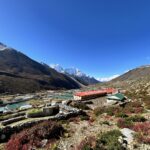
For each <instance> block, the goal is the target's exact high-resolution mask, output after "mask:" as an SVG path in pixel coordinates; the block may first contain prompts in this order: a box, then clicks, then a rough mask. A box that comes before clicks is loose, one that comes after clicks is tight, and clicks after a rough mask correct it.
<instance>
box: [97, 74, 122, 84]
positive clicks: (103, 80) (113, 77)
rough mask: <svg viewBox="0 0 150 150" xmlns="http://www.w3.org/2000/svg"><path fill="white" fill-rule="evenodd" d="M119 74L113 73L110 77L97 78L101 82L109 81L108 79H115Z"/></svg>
mask: <svg viewBox="0 0 150 150" xmlns="http://www.w3.org/2000/svg"><path fill="white" fill-rule="evenodd" d="M119 76H120V75H119V74H115V75H112V76H110V77H103V78H97V80H98V81H100V82H108V81H110V80H112V79H115V78H117V77H119Z"/></svg>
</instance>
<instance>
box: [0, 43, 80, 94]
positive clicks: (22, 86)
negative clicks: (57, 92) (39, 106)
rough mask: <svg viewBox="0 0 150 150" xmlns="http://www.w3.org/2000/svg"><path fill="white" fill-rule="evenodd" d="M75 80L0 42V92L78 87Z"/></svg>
mask: <svg viewBox="0 0 150 150" xmlns="http://www.w3.org/2000/svg"><path fill="white" fill-rule="evenodd" d="M80 87H81V85H79V84H78V83H77V82H76V81H75V80H73V79H71V78H70V77H68V76H67V75H65V74H62V73H58V72H57V71H55V70H54V69H52V68H49V67H47V66H45V65H43V64H40V63H38V62H36V61H34V60H32V59H31V58H29V57H28V56H26V55H24V54H23V53H21V52H19V51H17V50H15V49H12V48H9V47H7V46H6V45H4V44H2V43H0V92H1V93H2V92H9V93H25V92H34V91H36V90H42V89H71V88H80Z"/></svg>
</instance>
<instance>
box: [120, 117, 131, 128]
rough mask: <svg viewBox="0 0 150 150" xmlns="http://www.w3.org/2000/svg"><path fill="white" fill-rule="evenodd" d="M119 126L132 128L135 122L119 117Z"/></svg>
mask: <svg viewBox="0 0 150 150" xmlns="http://www.w3.org/2000/svg"><path fill="white" fill-rule="evenodd" d="M117 126H118V127H119V128H130V129H131V128H132V127H133V122H132V121H130V120H126V119H119V120H118V121H117Z"/></svg>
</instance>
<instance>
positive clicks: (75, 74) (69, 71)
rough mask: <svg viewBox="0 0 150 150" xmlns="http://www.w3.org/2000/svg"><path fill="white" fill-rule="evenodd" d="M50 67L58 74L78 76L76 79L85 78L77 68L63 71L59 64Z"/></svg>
mask: <svg viewBox="0 0 150 150" xmlns="http://www.w3.org/2000/svg"><path fill="white" fill-rule="evenodd" d="M50 67H51V68H53V69H55V70H56V71H58V72H60V73H65V74H69V75H73V76H78V77H82V76H87V75H86V74H85V73H83V72H81V71H80V70H79V69H78V68H75V67H72V68H67V69H64V68H63V67H61V66H60V65H59V64H52V65H50Z"/></svg>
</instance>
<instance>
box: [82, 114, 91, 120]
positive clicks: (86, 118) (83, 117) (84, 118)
mask: <svg viewBox="0 0 150 150" xmlns="http://www.w3.org/2000/svg"><path fill="white" fill-rule="evenodd" d="M80 119H81V120H89V119H90V117H89V116H88V115H80Z"/></svg>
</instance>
